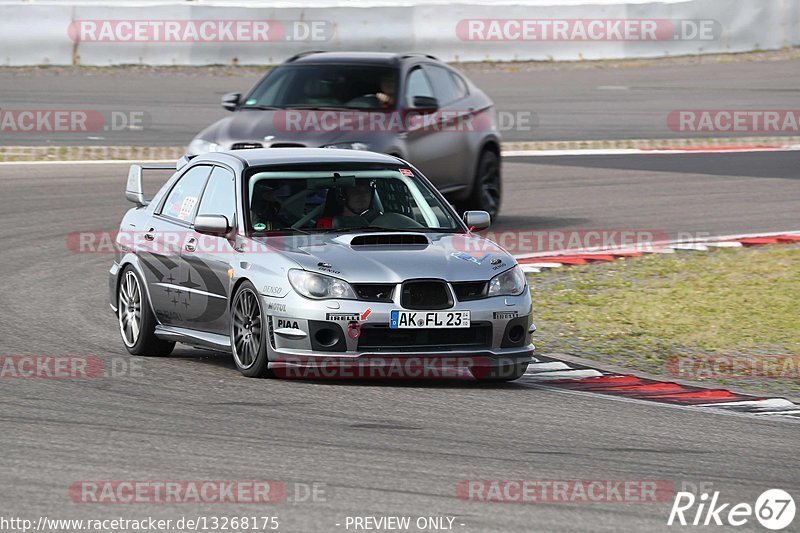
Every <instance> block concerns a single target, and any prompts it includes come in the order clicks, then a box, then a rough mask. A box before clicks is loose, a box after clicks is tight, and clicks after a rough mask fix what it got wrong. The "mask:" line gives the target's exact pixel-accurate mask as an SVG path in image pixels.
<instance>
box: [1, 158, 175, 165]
mask: <svg viewBox="0 0 800 533" xmlns="http://www.w3.org/2000/svg"><path fill="white" fill-rule="evenodd" d="M175 162H176V160H175V159H90V160H76V161H0V166H3V165H7V166H16V165H131V164H134V163H166V164H170V163H175Z"/></svg>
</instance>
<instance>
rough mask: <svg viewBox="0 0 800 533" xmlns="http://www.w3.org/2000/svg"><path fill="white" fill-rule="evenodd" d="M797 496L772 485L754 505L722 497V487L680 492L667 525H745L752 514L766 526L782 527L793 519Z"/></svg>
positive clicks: (776, 529) (774, 528) (776, 528)
mask: <svg viewBox="0 0 800 533" xmlns="http://www.w3.org/2000/svg"><path fill="white" fill-rule="evenodd" d="M795 511H796V508H795V503H794V498H792V496H791V495H790V494H789V493H788V492H786V491H785V490H781V489H769V490H765V491H764V492H762V493H761V495H760V496H759V497H758V498H757V499H756V503H755V505H750V504H749V503H737V504H735V505H734V504H732V503H729V502H726V503H723V502H722V501H720V493H719V491H714V493H713V494H712V495H711V497H710V499H709V494H708V493H706V492H704V493H702V494H700V496H699V497H696V496H695V495H694V494H693V493H691V492H678V493H677V494H676V495H675V502H674V503H673V504H672V510H671V511H670V513H669V519H668V520H667V525H668V526H671V525H673V524H676V525H681V526H710V525H716V526H723V525H725V526H734V527H738V526H743V525H745V524H747V523H748V522H750V521H751V520H752V519H753V517H755V519H756V520H757V521H758V523H759V524H761V525H762V526H763V527H765V528H767V529H771V530H773V531H779V530H781V529H785V528H786V527H788V526H789V525H790V524H791V523H792V521H793V520H794V515H795Z"/></svg>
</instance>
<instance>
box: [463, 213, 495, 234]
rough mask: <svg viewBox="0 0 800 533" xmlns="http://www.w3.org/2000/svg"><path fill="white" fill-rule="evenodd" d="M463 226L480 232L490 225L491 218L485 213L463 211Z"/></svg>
mask: <svg viewBox="0 0 800 533" xmlns="http://www.w3.org/2000/svg"><path fill="white" fill-rule="evenodd" d="M463 218H464V224H466V225H467V226H468V227H470V228H472V229H473V230H474V231H481V230H484V229H486V228H488V227H489V226H491V225H492V217H491V216H489V213H487V212H486V211H464V216H463Z"/></svg>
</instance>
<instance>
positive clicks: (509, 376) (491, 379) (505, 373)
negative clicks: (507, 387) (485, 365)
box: [475, 363, 528, 383]
mask: <svg viewBox="0 0 800 533" xmlns="http://www.w3.org/2000/svg"><path fill="white" fill-rule="evenodd" d="M527 369H528V363H516V364H509V365H503V366H498V367H495V368H490V369H487V371H486V372H482V373H480V374H478V375H476V376H475V379H477V380H478V381H480V382H482V383H502V382H504V381H514V380H516V379H519V378H521V377H522V376H524V375H525V371H526V370H527Z"/></svg>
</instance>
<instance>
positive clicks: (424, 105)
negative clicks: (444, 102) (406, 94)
mask: <svg viewBox="0 0 800 533" xmlns="http://www.w3.org/2000/svg"><path fill="white" fill-rule="evenodd" d="M414 109H415V110H416V111H420V112H423V113H432V112H434V111H436V110H437V109H439V101H438V100H437V99H436V98H434V97H433V96H415V97H414Z"/></svg>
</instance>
